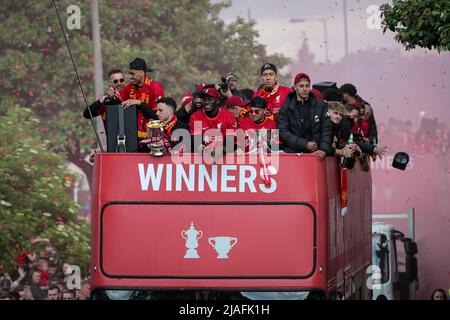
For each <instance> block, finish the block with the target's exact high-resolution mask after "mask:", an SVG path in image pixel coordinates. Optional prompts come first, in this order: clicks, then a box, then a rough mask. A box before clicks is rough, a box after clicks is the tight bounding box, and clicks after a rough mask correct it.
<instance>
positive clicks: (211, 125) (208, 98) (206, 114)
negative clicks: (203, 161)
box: [189, 87, 237, 151]
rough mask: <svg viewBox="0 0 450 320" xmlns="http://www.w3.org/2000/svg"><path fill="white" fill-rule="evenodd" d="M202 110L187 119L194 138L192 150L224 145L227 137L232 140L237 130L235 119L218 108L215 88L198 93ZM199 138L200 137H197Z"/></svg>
mask: <svg viewBox="0 0 450 320" xmlns="http://www.w3.org/2000/svg"><path fill="white" fill-rule="evenodd" d="M200 97H201V99H202V102H203V106H204V107H203V108H202V109H200V110H197V111H196V112H194V113H193V114H192V115H191V117H190V119H189V131H190V133H191V134H192V136H193V138H194V150H195V151H201V150H203V149H205V148H206V147H210V148H216V147H217V146H218V145H224V146H225V144H224V141H225V138H226V136H227V135H230V136H232V137H233V139H234V132H235V130H236V128H237V123H236V118H235V117H234V115H233V114H232V113H231V112H230V111H228V110H227V109H225V108H221V107H220V101H221V97H220V93H219V91H217V90H216V89H215V88H211V87H205V88H203V90H202V91H201V92H200ZM199 136H200V137H199Z"/></svg>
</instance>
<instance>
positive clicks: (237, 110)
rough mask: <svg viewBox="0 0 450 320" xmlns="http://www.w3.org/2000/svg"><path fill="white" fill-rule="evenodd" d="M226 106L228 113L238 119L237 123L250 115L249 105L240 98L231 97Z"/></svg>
mask: <svg viewBox="0 0 450 320" xmlns="http://www.w3.org/2000/svg"><path fill="white" fill-rule="evenodd" d="M225 106H226V108H227V109H228V111H230V112H231V113H232V114H233V115H234V116H235V117H236V121H239V119H242V118H244V117H246V116H247V115H248V110H249V109H248V106H247V103H246V102H245V101H244V100H242V98H241V97H239V96H231V97H230V98H228V99H227V102H226V103H225Z"/></svg>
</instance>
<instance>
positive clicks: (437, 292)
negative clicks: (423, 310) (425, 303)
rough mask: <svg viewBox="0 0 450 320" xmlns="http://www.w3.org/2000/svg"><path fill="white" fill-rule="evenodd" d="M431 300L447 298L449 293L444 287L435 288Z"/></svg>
mask: <svg viewBox="0 0 450 320" xmlns="http://www.w3.org/2000/svg"><path fill="white" fill-rule="evenodd" d="M431 300H447V294H446V293H445V290H444V289H441V288H438V289H434V290H433V293H432V294H431Z"/></svg>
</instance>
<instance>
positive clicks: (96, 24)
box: [91, 0, 103, 98]
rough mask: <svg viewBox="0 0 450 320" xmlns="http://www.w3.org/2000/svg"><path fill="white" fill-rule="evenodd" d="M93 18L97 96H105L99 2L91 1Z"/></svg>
mask: <svg viewBox="0 0 450 320" xmlns="http://www.w3.org/2000/svg"><path fill="white" fill-rule="evenodd" d="M91 17H92V41H93V43H94V71H95V96H96V97H97V98H99V97H101V96H102V95H103V66H102V47H101V42H100V18H99V14H98V1H97V0H92V1H91Z"/></svg>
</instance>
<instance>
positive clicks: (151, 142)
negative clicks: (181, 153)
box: [145, 120, 167, 157]
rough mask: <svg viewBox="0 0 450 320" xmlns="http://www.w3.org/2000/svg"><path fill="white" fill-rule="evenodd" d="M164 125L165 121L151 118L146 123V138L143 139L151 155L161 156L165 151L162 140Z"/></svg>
mask: <svg viewBox="0 0 450 320" xmlns="http://www.w3.org/2000/svg"><path fill="white" fill-rule="evenodd" d="M165 125H166V124H165V122H164V121H161V120H152V121H149V122H148V123H147V139H146V140H145V141H146V143H147V146H148V148H149V149H150V155H152V156H155V157H161V156H163V155H165V154H166V153H167V149H166V147H165V145H164V141H163V136H164V126H165Z"/></svg>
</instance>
